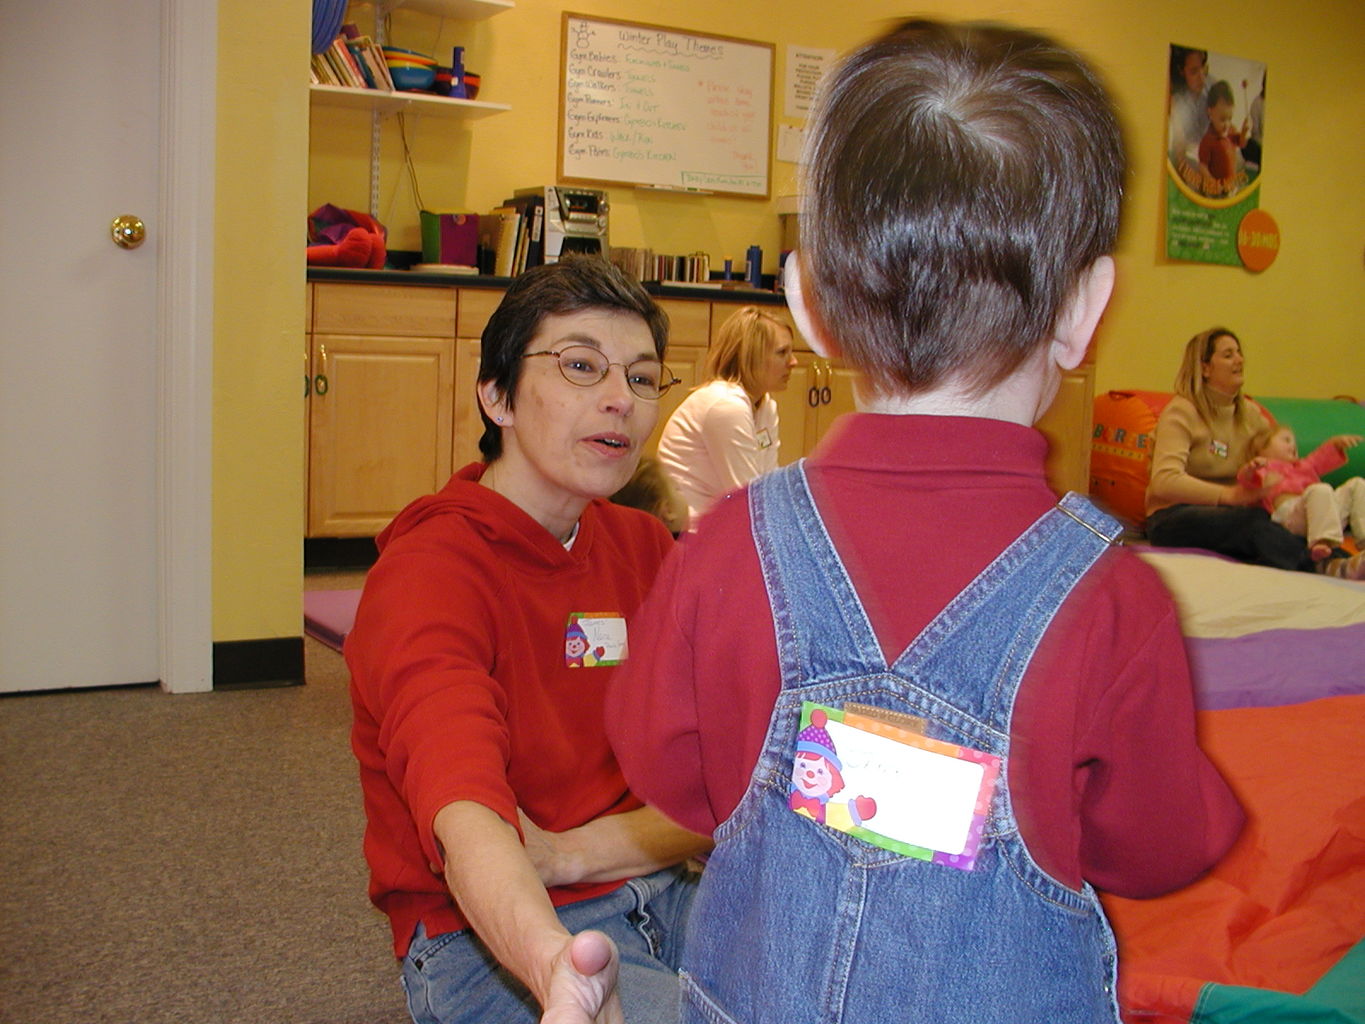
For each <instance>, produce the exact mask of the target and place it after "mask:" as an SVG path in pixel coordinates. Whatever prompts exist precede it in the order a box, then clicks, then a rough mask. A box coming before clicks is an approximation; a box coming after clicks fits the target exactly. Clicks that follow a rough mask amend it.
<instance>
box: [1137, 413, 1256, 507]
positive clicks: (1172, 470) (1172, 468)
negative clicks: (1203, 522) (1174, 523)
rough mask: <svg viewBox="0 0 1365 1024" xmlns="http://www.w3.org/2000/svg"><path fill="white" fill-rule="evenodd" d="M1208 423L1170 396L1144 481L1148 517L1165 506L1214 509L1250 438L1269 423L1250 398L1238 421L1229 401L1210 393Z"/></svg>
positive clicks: (1239, 465)
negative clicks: (1210, 418) (1212, 404)
mask: <svg viewBox="0 0 1365 1024" xmlns="http://www.w3.org/2000/svg"><path fill="white" fill-rule="evenodd" d="M1213 397H1214V401H1215V403H1216V404H1215V407H1214V414H1215V415H1214V419H1213V423H1212V424H1208V423H1205V422H1204V421H1203V420H1202V419H1201V418H1200V417H1199V411H1198V410H1197V409H1196V408H1195V407H1194V403H1193V402H1191V401H1190V400H1189V399H1186V398H1182V397H1180V396H1179V395H1176V396H1175V397H1173V398H1172V399H1171V400H1170V402H1168V403H1167V405H1166V408H1165V409H1163V410H1162V411H1161V416H1160V417H1159V418H1158V419H1157V421H1156V437H1155V444H1154V446H1153V451H1152V475H1151V478H1150V479H1149V480H1148V482H1147V515H1151V514H1152V513H1153V512H1155V511H1157V510H1158V509H1163V508H1166V507H1167V506H1169V505H1217V504H1219V499H1220V498H1221V496H1222V493H1223V489H1224V488H1225V487H1227V486H1228V485H1229V484H1234V483H1236V482H1237V479H1236V478H1237V471H1238V470H1239V469H1241V468H1242V466H1243V465H1245V464H1246V461H1247V459H1248V458H1250V453H1249V452H1248V450H1247V449H1248V445H1249V444H1250V442H1251V438H1252V436H1253V435H1254V434H1255V433H1256V431H1257V430H1258V429H1260V428H1261V427H1262V426H1264V425H1265V424H1267V423H1269V422H1270V421H1271V417H1270V414H1269V413H1267V412H1266V411H1265V410H1264V409H1263V408H1261V406H1259V405H1257V404H1256V403H1255V402H1253V401H1252V400H1251V399H1249V398H1244V399H1243V400H1242V401H1243V405H1244V406H1245V408H1244V410H1243V413H1242V416H1241V419H1240V420H1238V419H1236V418H1234V412H1233V411H1234V408H1235V406H1234V404H1233V400H1232V399H1231V398H1226V397H1224V396H1221V395H1218V394H1217V393H1214V395H1213Z"/></svg>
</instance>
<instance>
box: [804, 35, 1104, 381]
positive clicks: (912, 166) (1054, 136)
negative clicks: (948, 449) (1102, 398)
mask: <svg viewBox="0 0 1365 1024" xmlns="http://www.w3.org/2000/svg"><path fill="white" fill-rule="evenodd" d="M805 159H806V164H805V172H804V187H803V189H802V194H803V199H802V205H801V214H802V216H801V259H802V270H803V271H804V272H805V275H806V277H807V279H808V283H807V285H806V287H805V293H806V296H807V298H808V305H809V308H810V311H811V313H812V314H813V317H814V319H815V320H816V321H817V322H818V323H819V325H820V326H822V327H823V328H824V330H825V333H826V334H827V335H828V336H829V337H830V338H831V340H832V341H833V342H834V343H835V344H836V345H837V346H838V348H839V350H840V352H841V353H842V355H843V356H844V357H845V359H846V360H847V361H848V362H849V363H851V364H852V365H853V366H855V367H856V368H857V369H859V370H861V371H863V373H864V374H865V376H866V378H867V385H868V386H869V387H870V388H871V390H872V391H873V392H879V393H885V392H888V391H890V392H900V393H906V394H912V393H916V392H922V391H925V390H928V389H931V388H933V387H935V386H938V385H941V384H943V383H944V382H946V381H947V380H949V379H951V378H954V377H958V378H959V379H961V380H962V382H963V383H964V385H966V386H967V387H968V388H969V389H970V390H974V391H983V390H985V389H987V388H989V387H991V386H993V385H995V384H998V383H999V382H1001V381H1003V380H1005V379H1006V378H1007V377H1009V376H1010V375H1011V374H1012V373H1013V372H1014V371H1015V370H1016V369H1017V368H1018V367H1019V365H1020V364H1021V363H1023V361H1024V360H1025V359H1026V358H1027V357H1028V355H1029V354H1030V353H1031V352H1032V351H1033V350H1034V349H1035V348H1036V347H1037V346H1038V345H1040V344H1042V343H1043V342H1044V341H1045V340H1046V339H1047V338H1049V337H1050V333H1051V332H1052V330H1053V328H1054V326H1055V324H1056V321H1057V318H1058V316H1059V315H1060V314H1061V313H1062V311H1063V309H1064V308H1065V304H1066V301H1067V299H1068V298H1069V297H1070V296H1071V294H1072V293H1073V291H1074V289H1075V287H1076V286H1077V284H1078V283H1079V280H1080V277H1081V274H1082V273H1083V272H1084V271H1085V270H1086V269H1087V268H1088V267H1090V266H1091V265H1092V264H1093V263H1094V262H1095V260H1097V259H1098V258H1099V257H1101V256H1103V255H1106V254H1107V253H1109V252H1111V251H1112V250H1113V247H1114V243H1115V240H1116V237H1117V234H1118V224H1119V208H1120V206H1121V203H1122V197H1123V179H1124V173H1125V167H1124V150H1123V139H1122V134H1121V132H1120V129H1119V125H1118V119H1117V117H1116V115H1115V113H1114V110H1113V108H1112V106H1111V103H1110V100H1109V97H1108V95H1107V93H1106V92H1105V89H1104V86H1103V85H1102V84H1101V82H1100V80H1099V79H1098V77H1097V76H1096V75H1095V73H1094V72H1093V71H1092V70H1091V69H1090V68H1089V67H1088V66H1087V65H1086V64H1085V62H1084V61H1083V60H1082V59H1081V58H1080V57H1078V56H1077V55H1076V54H1074V53H1072V52H1070V51H1069V50H1067V49H1064V48H1063V47H1061V46H1059V45H1058V44H1057V43H1054V42H1053V41H1051V40H1050V39H1047V38H1045V37H1043V36H1041V35H1037V34H1035V33H1032V32H1028V31H1024V30H1020V29H1015V28H1010V27H1006V26H1000V25H992V24H983V23H970V24H961V25H950V24H945V23H941V22H936V21H929V20H913V21H907V22H905V23H903V24H900V25H899V26H897V27H896V28H894V29H892V30H891V31H890V32H888V33H886V34H885V35H883V36H881V37H880V38H878V39H875V40H873V41H872V42H870V43H867V44H865V45H864V46H862V47H860V48H859V49H857V50H855V51H853V52H852V53H851V54H849V55H848V56H847V57H846V58H845V59H843V60H842V61H841V62H840V63H839V64H838V66H837V67H836V68H835V70H834V71H833V72H832V73H831V74H830V76H829V78H828V81H827V82H826V83H825V84H824V86H823V87H822V89H821V92H820V97H819V100H818V102H817V110H816V115H815V120H814V124H813V128H812V130H811V137H810V139H809V141H808V143H807V150H806V158H805Z"/></svg>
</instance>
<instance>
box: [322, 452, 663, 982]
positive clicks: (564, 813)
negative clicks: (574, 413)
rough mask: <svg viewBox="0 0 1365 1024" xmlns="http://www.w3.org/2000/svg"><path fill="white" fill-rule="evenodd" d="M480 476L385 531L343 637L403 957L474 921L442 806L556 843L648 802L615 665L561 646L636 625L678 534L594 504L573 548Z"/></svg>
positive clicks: (419, 505)
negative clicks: (612, 690)
mask: <svg viewBox="0 0 1365 1024" xmlns="http://www.w3.org/2000/svg"><path fill="white" fill-rule="evenodd" d="M483 468H484V467H483V466H482V465H481V464H478V463H475V464H472V465H469V466H466V467H465V468H464V469H462V470H460V471H459V472H458V473H456V474H455V476H453V477H452V478H451V479H450V481H449V482H448V483H447V484H446V486H445V487H444V488H442V489H441V491H440V492H439V493H437V494H435V495H431V496H428V497H425V498H421V499H418V500H417V501H415V502H413V503H412V504H411V505H409V506H408V507H407V508H406V509H404V510H403V511H402V512H401V513H399V515H398V516H397V518H395V519H394V521H393V522H392V523H391V524H389V526H388V528H387V529H385V530H384V532H383V533H382V534H380V536H379V538H378V541H377V543H378V546H379V549H380V557H379V560H378V562H376V563H375V566H374V568H373V569H371V570H370V572H369V575H368V577H367V578H366V581H365V590H364V593H363V595H362V597H361V601H360V607H359V609H358V611H357V613H356V621H355V626H354V628H353V629H352V631H351V633H350V635H349V636H348V637H347V640H346V647H345V653H346V662H347V665H348V666H349V668H350V671H351V701H352V706H353V708H354V712H355V717H354V723H353V727H352V732H351V745H352V748H353V749H354V751H355V755H356V758H357V759H358V760H359V762H360V782H361V789H362V791H363V793H364V798H365V813H366V817H367V822H368V824H367V827H366V830H365V857H366V860H367V861H368V863H369V866H370V899H371V900H372V901H373V902H374V904H375V905H376V906H377V907H379V909H381V910H383V911H384V912H385V913H386V914H387V915H388V916H389V922H390V924H391V926H392V928H393V940H394V950H395V952H396V954H397V955H399V956H402V955H403V954H405V953H406V952H407V947H408V942H409V940H410V939H411V937H412V933H413V930H414V929H415V928H416V925H417V923H418V921H421V922H423V923H424V924H425V925H426V930H427V933H428V934H429V935H433V936H434V935H440V934H443V933H446V932H451V931H456V930H458V929H461V928H464V927H466V926H467V922H466V921H465V919H464V917H463V916H462V915H461V914H460V911H459V909H458V908H457V907H456V906H455V903H454V901H453V900H452V898H451V896H450V893H449V891H448V890H447V888H446V885H445V880H444V877H443V873H442V868H441V863H440V860H441V858H440V854H439V852H438V849H437V844H436V841H435V837H434V836H433V834H432V830H431V825H432V821H433V819H434V818H435V816H436V813H437V811H439V810H440V809H441V808H442V807H444V806H446V805H447V804H449V803H452V802H454V801H456V800H472V801H475V802H477V803H480V804H483V805H484V806H486V807H489V808H491V809H492V810H493V811H495V812H496V813H498V814H499V815H501V816H502V817H503V818H504V819H505V820H506V821H508V822H509V823H511V824H512V825H513V826H514V827H516V826H517V808H518V807H520V808H521V809H522V810H523V811H525V812H526V814H527V815H528V816H529V817H530V818H531V820H532V821H534V822H535V823H536V824H537V825H539V826H540V827H542V828H545V829H547V830H549V831H555V832H557V831H563V830H565V829H569V828H574V827H576V826H579V825H582V824H584V823H586V822H588V821H591V820H593V819H595V818H598V817H601V816H602V815H605V814H613V813H619V812H621V811H628V810H634V809H635V808H637V807H639V806H641V804H640V801H639V800H637V799H636V798H635V797H634V796H633V795H632V794H631V793H630V791H629V790H628V789H627V788H626V784H625V780H624V779H623V777H622V775H621V770H620V768H619V766H618V765H617V763H616V758H615V756H614V755H613V754H612V752H611V748H610V746H609V745H608V742H607V738H606V731H605V726H604V713H603V712H604V708H603V702H604V699H605V694H606V689H607V682H608V680H609V679H610V676H611V671H610V669H609V668H606V667H603V666H590V667H583V666H582V665H577V664H573V662H575V661H578V660H579V659H573V658H570V657H568V656H567V655H566V649H565V639H566V635H568V632H569V624H570V617H571V616H573V615H574V613H589V614H592V615H598V616H609V617H610V616H620V617H623V618H626V619H629V617H630V616H631V615H633V613H634V612H635V609H636V608H637V606H638V605H639V603H640V601H641V600H642V599H643V597H644V595H645V593H646V591H647V590H648V589H649V586H650V584H651V583H652V582H653V580H654V576H655V574H656V573H657V572H658V569H659V566H660V564H661V562H662V561H663V558H664V556H665V555H666V554H667V552H668V551H669V549H670V548H671V547H672V545H673V538H672V536H671V535H670V534H669V532H668V531H667V529H666V528H665V527H664V526H663V524H662V523H660V522H659V521H658V520H657V519H655V518H653V517H652V516H649V515H646V514H645V513H642V512H638V511H636V510H634V509H628V508H623V507H620V506H616V505H612V504H610V503H608V502H605V501H594V502H592V503H590V504H589V505H588V507H587V508H586V509H585V510H584V512H583V515H582V517H581V518H580V519H579V526H578V534H577V536H576V537H575V539H574V541H573V544H572V546H571V548H570V549H569V550H565V548H564V545H562V544H561V543H560V542H559V541H558V540H556V539H555V538H554V537H553V536H552V535H551V534H550V532H549V531H548V530H546V529H545V528H544V527H543V526H541V525H540V524H539V523H537V522H536V521H535V520H534V519H532V518H531V517H530V516H529V515H527V514H526V513H525V512H524V511H522V510H521V509H520V508H519V507H517V506H516V505H514V504H513V503H512V502H510V501H508V500H507V499H506V498H504V497H502V496H501V495H499V494H497V493H495V492H494V491H491V490H489V489H488V488H486V487H483V486H482V485H480V484H479V483H477V480H478V479H479V477H480V476H481V475H482V473H483ZM588 660H589V662H591V658H589V659H588ZM620 884H621V883H620V882H606V883H595V884H583V885H575V886H566V887H562V888H555V889H551V890H550V898H551V900H552V902H553V903H554V904H555V905H556V906H559V905H562V904H565V903H572V902H575V901H577V900H582V899H588V898H591V897H594V896H598V895H600V894H602V893H605V892H609V891H611V890H612V889H614V888H616V887H617V886H619V885H620Z"/></svg>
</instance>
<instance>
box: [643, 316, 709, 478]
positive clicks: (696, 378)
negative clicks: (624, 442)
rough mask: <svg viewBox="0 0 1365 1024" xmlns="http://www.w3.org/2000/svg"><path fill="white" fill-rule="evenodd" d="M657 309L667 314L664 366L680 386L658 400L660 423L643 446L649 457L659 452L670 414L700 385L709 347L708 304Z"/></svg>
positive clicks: (674, 387)
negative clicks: (666, 346) (666, 347)
mask: <svg viewBox="0 0 1365 1024" xmlns="http://www.w3.org/2000/svg"><path fill="white" fill-rule="evenodd" d="M659 305H660V306H662V307H663V310H664V312H665V313H667V314H668V350H667V351H666V352H665V353H664V365H666V366H667V367H668V368H669V369H670V370H672V371H673V376H675V377H677V378H678V380H679V381H681V382H682V383H680V384H674V385H673V387H672V388H670V389H669V391H668V394H666V395H664V397H663V398H661V399H659V421H658V422H657V423H656V424H655V425H654V432H653V433H651V434H650V435H649V440H648V441H647V442H646V443H645V452H646V454H649V455H653V454H654V453H655V452H656V451H657V450H658V448H659V435H661V434H662V433H663V430H664V424H665V423H667V422H668V417H670V416H672V415H673V410H675V409H677V408H678V406H680V405H682V403H683V399H685V398H686V397H687V395H688V393H689V392H690V391H691V390H692V389H693V388H695V387H696V386H697V385H698V384H700V383H701V382H702V374H703V371H704V370H705V367H706V349H707V346H708V345H709V344H710V343H711V303H709V302H698V301H690V300H687V299H660V300H659Z"/></svg>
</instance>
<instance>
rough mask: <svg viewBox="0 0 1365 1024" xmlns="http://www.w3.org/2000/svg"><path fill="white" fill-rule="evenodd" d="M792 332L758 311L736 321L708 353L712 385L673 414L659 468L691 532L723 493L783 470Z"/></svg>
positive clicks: (746, 311) (747, 309)
mask: <svg viewBox="0 0 1365 1024" xmlns="http://www.w3.org/2000/svg"><path fill="white" fill-rule="evenodd" d="M792 345H793V339H792V332H791V329H790V328H789V327H788V326H787V325H786V324H784V323H783V322H782V321H781V320H779V319H777V318H776V317H774V316H772V315H770V314H768V313H765V312H763V311H762V310H761V309H759V308H758V307H756V306H744V307H741V308H740V309H738V310H736V311H735V312H734V313H732V314H731V315H730V318H729V319H728V320H726V321H725V323H724V324H723V325H722V326H721V329H720V333H719V335H718V336H717V338H716V340H715V342H714V344H712V345H711V348H710V350H709V351H708V352H707V354H706V383H704V384H702V385H701V386H700V387H698V388H696V389H695V390H694V391H693V392H692V393H691V394H690V395H688V396H687V398H686V399H685V400H684V401H683V403H682V405H680V406H678V408H677V409H676V410H674V412H673V415H672V416H670V417H669V419H668V423H667V424H666V425H665V426H664V430H663V435H662V437H661V438H660V439H659V462H660V464H661V465H662V466H663V469H664V472H665V473H667V474H668V477H669V479H670V480H671V481H672V482H673V486H674V487H675V488H677V491H678V493H679V495H681V497H682V499H683V500H684V501H685V502H687V507H688V512H689V515H690V519H691V528H692V529H696V526H697V520H698V519H699V518H700V517H701V516H702V514H703V513H704V512H706V510H707V509H709V508H710V507H711V506H712V505H713V504H715V502H716V500H717V499H718V498H720V496H721V495H723V494H725V493H726V492H728V491H732V490H734V489H735V488H737V487H742V486H743V485H744V484H746V483H748V482H749V481H750V480H752V479H754V478H755V477H757V476H760V475H762V474H763V473H767V472H769V471H771V470H774V469H776V468H777V452H778V436H777V426H778V420H777V402H776V401H774V400H773V397H772V393H773V392H775V391H782V390H784V389H785V388H786V386H787V382H788V381H789V380H790V379H791V373H792V369H793V368H794V367H795V366H796V356H795V355H793V354H792Z"/></svg>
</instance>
